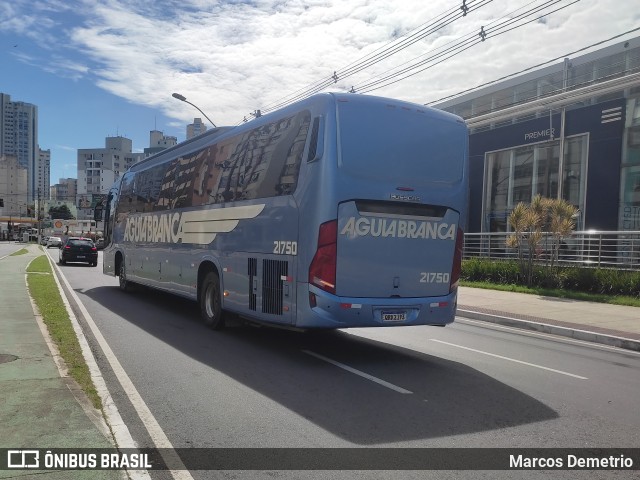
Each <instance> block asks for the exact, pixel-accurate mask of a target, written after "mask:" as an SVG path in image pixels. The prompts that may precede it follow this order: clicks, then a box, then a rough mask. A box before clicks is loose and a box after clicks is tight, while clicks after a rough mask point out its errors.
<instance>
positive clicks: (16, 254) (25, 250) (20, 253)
mask: <svg viewBox="0 0 640 480" xmlns="http://www.w3.org/2000/svg"><path fill="white" fill-rule="evenodd" d="M26 253H29V250H27V249H26V248H22V249H20V250H18V251H17V252H13V253H12V254H11V255H10V256H11V257H17V256H18V255H24V254H26Z"/></svg>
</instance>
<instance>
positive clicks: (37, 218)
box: [36, 187, 41, 244]
mask: <svg viewBox="0 0 640 480" xmlns="http://www.w3.org/2000/svg"><path fill="white" fill-rule="evenodd" d="M36 220H37V221H38V237H37V238H38V240H37V242H38V244H39V243H40V235H41V231H40V187H38V205H36Z"/></svg>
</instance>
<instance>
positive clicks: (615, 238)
mask: <svg viewBox="0 0 640 480" xmlns="http://www.w3.org/2000/svg"><path fill="white" fill-rule="evenodd" d="M509 235H510V234H509V233H466V234H465V236H464V257H463V258H472V257H485V258H492V259H517V258H518V252H517V250H516V249H515V248H509V247H507V244H506V240H507V238H508V237H509ZM552 242H553V237H552V236H551V235H550V234H545V235H544V237H543V240H542V242H541V243H540V247H539V248H538V249H536V260H538V261H541V262H543V261H547V260H549V256H550V255H552V254H553V253H552V252H553V249H552V244H553V243H552ZM555 261H556V262H557V264H559V265H576V266H585V267H602V268H616V269H620V270H640V231H626V232H622V231H594V230H588V231H583V232H574V233H573V234H572V235H571V236H569V237H564V238H562V240H561V242H560V248H559V251H558V253H557V256H556V259H555Z"/></svg>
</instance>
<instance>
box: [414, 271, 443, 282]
mask: <svg viewBox="0 0 640 480" xmlns="http://www.w3.org/2000/svg"><path fill="white" fill-rule="evenodd" d="M449 279H450V275H449V274H448V273H436V272H420V283H449Z"/></svg>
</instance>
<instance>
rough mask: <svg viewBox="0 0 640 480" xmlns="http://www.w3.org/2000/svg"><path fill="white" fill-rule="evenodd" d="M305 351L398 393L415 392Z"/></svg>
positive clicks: (305, 351)
mask: <svg viewBox="0 0 640 480" xmlns="http://www.w3.org/2000/svg"><path fill="white" fill-rule="evenodd" d="M302 351H303V352H304V353H306V354H307V355H311V356H312V357H316V358H318V359H320V360H324V361H325V362H328V363H330V364H331V365H335V366H336V367H340V368H342V369H343V370H346V371H347V372H351V373H354V374H356V375H359V376H361V377H362V378H366V379H367V380H371V381H372V382H375V383H377V384H378V385H382V386H383V387H387V388H390V389H391V390H394V391H396V392H398V393H405V394H406V393H411V394H412V393H413V392H411V391H409V390H406V389H404V388H402V387H398V386H397V385H394V384H393V383H389V382H386V381H384V380H382V379H380V378H377V377H374V376H373V375H369V374H368V373H365V372H362V371H360V370H357V369H355V368H353V367H350V366H349V365H345V364H344V363H340V362H336V361H335V360H331V359H330V358H327V357H325V356H323V355H320V354H318V353H315V352H312V351H310V350H302Z"/></svg>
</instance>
